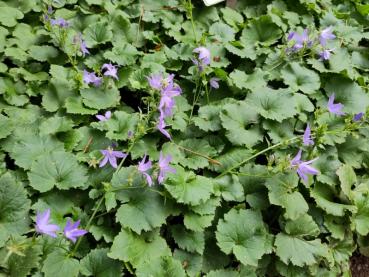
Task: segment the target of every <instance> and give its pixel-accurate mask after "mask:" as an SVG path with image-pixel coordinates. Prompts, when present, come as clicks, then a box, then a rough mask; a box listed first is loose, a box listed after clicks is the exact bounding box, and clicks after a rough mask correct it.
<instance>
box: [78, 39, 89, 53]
mask: <svg viewBox="0 0 369 277" xmlns="http://www.w3.org/2000/svg"><path fill="white" fill-rule="evenodd" d="M79 48H80V50H81V52H82V56H83V57H84V56H86V55H88V54H90V51H88V48H87V45H86V42H85V41H84V40H83V39H82V38H81V43H80V46H79Z"/></svg>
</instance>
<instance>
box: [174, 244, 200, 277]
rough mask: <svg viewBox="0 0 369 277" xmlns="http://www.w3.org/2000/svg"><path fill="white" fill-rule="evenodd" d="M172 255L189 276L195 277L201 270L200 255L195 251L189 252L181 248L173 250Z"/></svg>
mask: <svg viewBox="0 0 369 277" xmlns="http://www.w3.org/2000/svg"><path fill="white" fill-rule="evenodd" d="M173 257H174V258H175V259H176V260H178V261H180V262H181V264H182V267H183V268H184V269H185V270H186V273H187V274H188V276H190V277H196V276H198V275H199V274H200V272H201V266H202V256H201V255H196V254H195V253H189V252H186V251H183V250H181V249H176V250H174V253H173Z"/></svg>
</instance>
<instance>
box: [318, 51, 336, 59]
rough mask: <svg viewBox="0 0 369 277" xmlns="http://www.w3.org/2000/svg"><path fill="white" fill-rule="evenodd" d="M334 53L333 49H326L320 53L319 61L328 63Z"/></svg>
mask: <svg viewBox="0 0 369 277" xmlns="http://www.w3.org/2000/svg"><path fill="white" fill-rule="evenodd" d="M332 52H333V49H324V50H323V51H321V52H320V53H319V59H320V60H321V61H328V60H329V59H330V57H331V53H332Z"/></svg>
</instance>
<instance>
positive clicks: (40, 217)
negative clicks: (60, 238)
mask: <svg viewBox="0 0 369 277" xmlns="http://www.w3.org/2000/svg"><path fill="white" fill-rule="evenodd" d="M49 220H50V209H47V210H46V211H44V212H43V213H37V215H36V225H35V229H36V232H37V233H39V234H45V235H48V236H50V237H53V238H56V237H57V234H56V232H57V231H59V230H60V227H59V226H58V225H56V224H50V223H49ZM79 224H80V220H77V221H76V222H74V223H73V221H71V220H70V219H68V220H67V223H66V225H65V227H64V230H63V234H64V236H65V237H66V238H67V239H69V240H71V241H73V242H76V240H77V238H78V237H81V236H83V235H85V234H87V233H88V232H87V231H86V230H83V229H78V226H79Z"/></svg>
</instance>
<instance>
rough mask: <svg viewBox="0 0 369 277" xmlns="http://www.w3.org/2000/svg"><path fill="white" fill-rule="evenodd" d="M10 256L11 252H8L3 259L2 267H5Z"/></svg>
mask: <svg viewBox="0 0 369 277" xmlns="http://www.w3.org/2000/svg"><path fill="white" fill-rule="evenodd" d="M12 254H13V252H12V251H8V253H7V254H6V256H5V258H4V260H3V262H2V264H3V265H5V264H6V263H7V262H8V260H9V258H10V256H11V255H12Z"/></svg>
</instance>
